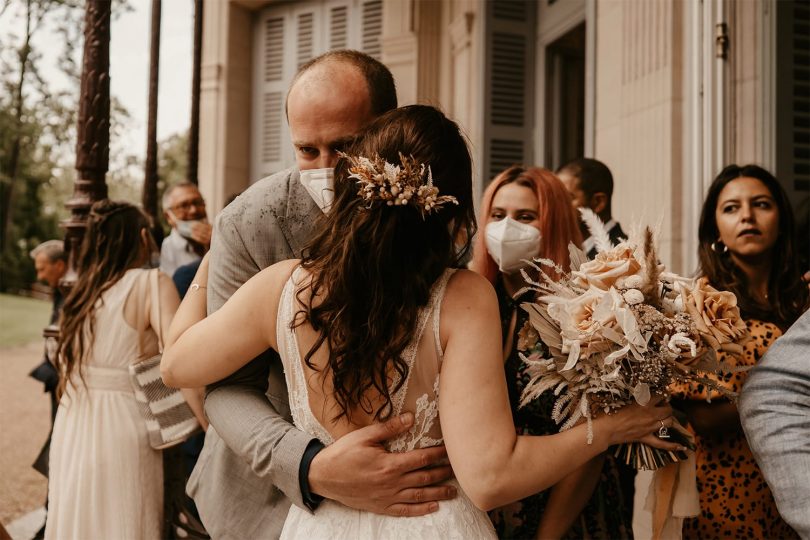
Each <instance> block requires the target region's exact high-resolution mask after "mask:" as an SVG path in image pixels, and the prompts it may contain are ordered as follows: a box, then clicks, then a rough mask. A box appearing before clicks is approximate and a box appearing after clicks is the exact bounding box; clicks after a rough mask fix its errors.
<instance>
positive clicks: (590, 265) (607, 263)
mask: <svg viewBox="0 0 810 540" xmlns="http://www.w3.org/2000/svg"><path fill="white" fill-rule="evenodd" d="M639 270H641V264H640V263H639V262H638V260H636V258H635V256H634V255H633V250H632V249H631V248H630V246H628V245H627V244H619V245H618V246H616V247H614V248H613V249H611V250H608V251H603V252H601V253H598V254H597V255H596V258H595V259H593V260H592V261H588V262H586V263H584V264H583V265H582V266H580V267H579V270H577V271H576V272H573V275H574V279H573V282H574V284H576V285H578V286H580V287H582V288H587V287H589V286H594V287H597V288H599V289H602V290H604V291H606V290H608V289H609V288H610V287H612V286H614V285H615V283H616V281H617V280H618V279H619V278H622V277H628V276H632V275H635V274H637V273H638V271H639Z"/></svg>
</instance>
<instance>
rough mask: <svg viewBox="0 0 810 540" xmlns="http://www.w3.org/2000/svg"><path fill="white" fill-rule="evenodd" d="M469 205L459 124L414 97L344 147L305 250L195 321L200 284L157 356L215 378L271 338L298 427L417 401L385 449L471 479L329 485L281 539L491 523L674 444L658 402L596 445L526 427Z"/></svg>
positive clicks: (336, 423)
mask: <svg viewBox="0 0 810 540" xmlns="http://www.w3.org/2000/svg"><path fill="white" fill-rule="evenodd" d="M474 219H475V218H474V210H473V197H472V168H471V163H470V156H469V151H468V149H467V146H466V144H465V142H464V139H463V137H462V136H461V134H460V132H459V129H458V126H456V124H455V123H453V122H452V121H451V120H449V119H448V118H446V117H445V116H444V115H443V114H442V113H441V112H439V111H438V110H436V109H434V108H432V107H428V106H421V105H413V106H408V107H402V108H400V109H396V110H394V111H391V112H388V113H386V114H384V115H382V116H381V117H379V118H378V119H377V120H375V121H374V122H373V123H372V124H371V125H370V126H369V127H368V129H367V131H366V133H365V134H364V135H363V136H362V137H361V138H360V140H358V141H357V142H356V143H355V144H353V145H352V146H351V148H349V149H347V155H345V156H344V157H343V159H341V161H340V162H339V163H338V166H337V168H336V170H335V200H334V203H333V206H332V209H331V210H330V212H329V213H328V214H326V215H325V216H324V217H323V220H322V222H321V223H318V224H315V226H316V227H318V228H317V231H318V232H317V233H316V235H315V237H314V239H313V240H312V242H311V244H310V245H309V246H308V248H307V249H306V250H305V252H304V256H303V258H302V259H301V260H291V261H284V262H281V263H278V264H275V265H273V266H271V267H269V268H267V269H265V270H263V271H262V272H260V273H259V274H257V275H256V276H254V277H253V278H252V279H251V280H250V281H248V282H247V283H245V285H243V286H242V288H240V289H239V290H238V291H237V292H236V293H235V294H234V295H233V297H232V298H231V299H230V300H229V301H228V302H227V303H226V304H225V306H224V307H222V308H221V309H220V310H218V311H217V312H215V313H214V314H212V315H211V316H210V317H208V318H206V319H204V320H202V321H200V322H198V323H197V324H194V325H193V326H191V327H190V328H187V327H188V326H189V324H190V323H193V322H194V321H196V320H198V319H199V318H201V317H202V316H203V315H204V306H202V305H201V303H202V302H203V299H202V295H197V296H196V300H195V297H187V298H190V299H189V302H188V303H185V302H184V304H183V305H182V306H181V308H180V311H179V312H178V319H177V320H176V325H175V327H173V328H172V334H177V333H182V335H180V337H179V339H178V340H177V341H176V343H174V344H173V345H171V346H169V347H168V349H167V351H166V353H165V354H164V357H163V364H162V366H161V369H162V372H163V374H164V380H165V382H166V383H167V384H171V385H177V386H188V385H192V386H198V385H203V384H208V383H211V382H214V381H217V380H219V379H221V378H222V377H224V376H226V375H228V374H229V373H232V372H234V371H235V370H236V369H238V368H239V367H240V366H242V365H244V364H246V363H247V362H248V361H250V360H251V359H252V358H254V357H255V356H257V355H258V354H259V353H261V352H263V351H264V350H265V349H267V348H273V349H274V350H276V351H278V352H279V354H280V356H281V360H282V362H283V364H284V371H285V374H286V378H287V385H288V387H289V390H290V407H291V410H292V416H293V420H294V421H295V424H296V426H297V427H298V428H299V429H301V430H303V431H306V432H308V433H310V434H311V435H312V436H313V437H317V438H318V439H320V441H321V442H322V443H323V444H326V445H328V444H330V443H332V442H333V441H335V440H336V439H338V438H339V437H342V436H344V435H346V434H348V433H351V432H352V431H354V430H355V429H358V428H360V427H362V426H366V425H369V424H371V423H375V422H378V421H381V420H386V419H388V418H392V417H395V416H397V415H400V414H401V413H404V412H406V411H410V412H412V413H414V415H415V419H414V424H413V427H412V428H411V430H410V431H408V432H406V433H405V434H403V435H402V436H400V437H399V438H397V439H394V440H393V441H392V442H391V443H390V444H389V446H388V449H389V450H390V451H392V452H399V451H407V450H410V449H413V448H424V447H429V446H436V445H440V444H444V445H445V446H446V448H447V454H448V456H449V459H450V463H451V465H452V467H453V470H454V471H455V474H456V479H457V480H453V481H452V482H454V483H457V485H458V486H459V488H460V489H459V495H458V497H456V498H455V499H453V500H450V501H447V502H442V503H441V504H440V505H439V508H438V511H437V512H434V513H431V514H428V515H425V516H421V517H412V518H408V519H400V518H396V517H390V516H380V515H376V514H372V513H369V512H363V511H358V510H353V509H350V508H348V507H345V506H342V505H341V504H339V503H337V502H335V501H325V502H324V503H322V504H321V505H320V506H319V508H318V511H317V513H315V514H312V513H310V512H307V511H305V510H302V509H300V508H298V507H297V506H293V507H292V508H291V509H290V512H289V514H288V516H287V521H286V523H285V526H284V530H283V533H282V538H292V537H298V538H389V537H409V538H437V537H441V538H491V537H494V535H495V533H494V530H493V528H492V525H491V523H490V522H489V519H488V518H487V515H486V513H485V512H484V511H483V510H487V509H490V508H494V507H496V506H499V505H502V504H504V503H506V502H510V501H514V500H518V499H520V498H522V497H525V496H526V495H529V494H531V493H535V492H537V491H540V490H542V489H545V488H547V487H548V486H550V485H552V484H554V483H555V482H557V481H559V480H560V479H561V478H562V477H563V476H565V475H566V474H568V473H570V472H571V471H573V470H574V469H576V468H577V467H579V466H581V465H582V464H584V463H585V462H586V461H588V460H589V459H591V458H593V457H594V456H596V455H598V454H600V453H601V452H604V451H605V450H606V449H607V447H608V446H609V445H611V444H614V443H618V442H622V441H631V440H643V441H644V442H647V443H649V444H652V445H655V446H658V447H662V448H668V449H675V448H677V446H676V445H674V444H670V443H665V442H663V441H660V440H659V439H657V438H656V437H654V436H653V435H651V434H652V433H653V432H654V431H657V430H658V428H659V427H660V425H661V422H664V423H665V425H669V424H670V423H671V421H672V419H671V417H670V413H671V410H670V408H669V407H668V406H666V405H663V404H660V403H659V404H658V406H650V407H639V406H637V405H634V406H630V407H627V408H626V409H623V410H622V411H621V412H619V413H617V414H614V415H611V416H605V417H601V418H599V419H597V420H596V422H595V423H594V442H593V444H591V445H588V444H586V443H585V439H586V437H585V432H584V430H585V426H579V427H577V428H574V429H571V430H569V431H566V432H564V433H560V434H556V435H550V436H544V437H530V436H525V437H524V436H521V437H518V436H517V435H516V434H515V429H514V424H513V423H512V417H511V411H510V408H509V399H508V396H507V390H506V384H505V381H504V375H503V356H502V351H501V335H500V334H501V332H500V321H499V315H498V303H497V298H496V296H495V293H494V290H493V288H492V285H491V284H490V283H489V282H488V281H487V280H486V279H484V278H483V277H481V276H479V275H477V274H475V273H474V272H471V271H468V270H463V269H458V268H459V266H460V262H461V260H462V259H463V257H464V255H465V254H466V252H467V250H468V249H469V244H470V241H471V239H472V236H473V234H474V231H475V221H474ZM205 278H206V275H205V267H204V266H203V268H202V272H201V274H200V275H198V279H199V280H200V281H202V280H204V279H205ZM181 321H182V322H181ZM186 328H187V329H186ZM439 396H441V399H439ZM414 474H418V473H414Z"/></svg>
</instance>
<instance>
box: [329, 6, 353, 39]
mask: <svg viewBox="0 0 810 540" xmlns="http://www.w3.org/2000/svg"><path fill="white" fill-rule="evenodd" d="M348 46H349V6H346V5H343V6H332V7H330V8H329V49H330V50H331V49H345V48H347V47H348Z"/></svg>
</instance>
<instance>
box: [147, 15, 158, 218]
mask: <svg viewBox="0 0 810 540" xmlns="http://www.w3.org/2000/svg"><path fill="white" fill-rule="evenodd" d="M160 10H161V0H152V28H151V38H150V45H149V47H150V50H149V112H148V120H147V128H146V165H145V174H144V181H143V209H144V211H145V212H146V213H147V214H149V215H150V216H152V218H153V219H154V218H157V215H158V211H157V184H158V174H157V112H158V72H159V69H160Z"/></svg>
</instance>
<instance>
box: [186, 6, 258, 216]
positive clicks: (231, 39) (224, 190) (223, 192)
mask: <svg viewBox="0 0 810 540" xmlns="http://www.w3.org/2000/svg"><path fill="white" fill-rule="evenodd" d="M204 6H205V8H204V9H205V12H204V19H203V21H204V22H203V24H204V29H203V36H204V39H203V50H202V67H201V89H200V158H199V173H198V174H199V182H200V191H201V192H202V194H203V196H204V197H205V199H206V201H207V202H208V205H209V207H210V208H211V209H212V210H213V212H212V213H215V212H218V211H219V210H221V209H222V207H223V206H224V205H225V202H226V201H227V199H228V197H229V196H230V195H232V194H234V193H239V192H240V191H242V190H243V189H245V188H246V187H247V186H248V181H249V172H250V129H249V128H248V127H247V126H250V114H251V111H250V103H251V70H252V50H253V48H252V36H253V26H252V12H251V11H250V10H249V9H248V8H245V7H243V6H242V5H238V4H235V3H232V2H224V1H214V2H205V4H204Z"/></svg>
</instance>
